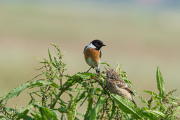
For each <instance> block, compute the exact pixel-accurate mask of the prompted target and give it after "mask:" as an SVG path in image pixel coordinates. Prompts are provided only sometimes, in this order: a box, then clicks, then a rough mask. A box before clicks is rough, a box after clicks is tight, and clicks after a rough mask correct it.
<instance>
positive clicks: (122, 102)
mask: <svg viewBox="0 0 180 120" xmlns="http://www.w3.org/2000/svg"><path fill="white" fill-rule="evenodd" d="M110 96H111V98H112V100H113V101H114V102H115V103H116V104H117V105H118V107H119V108H120V109H121V110H122V111H123V112H125V113H127V114H132V115H133V116H134V117H135V118H136V119H143V111H142V110H141V109H140V108H139V107H137V106H136V105H135V104H134V103H133V102H131V101H130V100H128V99H126V98H123V97H121V96H119V95H116V94H111V95H110Z"/></svg>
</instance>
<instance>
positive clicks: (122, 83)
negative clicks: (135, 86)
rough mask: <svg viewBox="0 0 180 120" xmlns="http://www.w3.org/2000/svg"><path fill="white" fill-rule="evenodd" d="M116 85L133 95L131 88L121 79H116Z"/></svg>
mask: <svg viewBox="0 0 180 120" xmlns="http://www.w3.org/2000/svg"><path fill="white" fill-rule="evenodd" d="M115 81H116V85H117V86H118V87H119V88H122V89H125V90H127V91H128V92H129V93H131V94H132V95H134V93H133V91H132V90H131V88H130V87H129V86H128V85H127V84H126V83H125V82H124V81H123V80H121V79H116V80H115Z"/></svg>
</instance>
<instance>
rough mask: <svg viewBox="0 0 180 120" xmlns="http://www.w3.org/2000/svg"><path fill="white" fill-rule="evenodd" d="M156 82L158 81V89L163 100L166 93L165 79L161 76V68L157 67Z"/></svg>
mask: <svg viewBox="0 0 180 120" xmlns="http://www.w3.org/2000/svg"><path fill="white" fill-rule="evenodd" d="M156 80H157V88H158V90H159V96H160V97H161V98H162V99H163V97H164V93H165V89H164V80H163V77H162V75H161V72H160V69H159V66H158V67H157V71H156ZM162 99H161V100H162Z"/></svg>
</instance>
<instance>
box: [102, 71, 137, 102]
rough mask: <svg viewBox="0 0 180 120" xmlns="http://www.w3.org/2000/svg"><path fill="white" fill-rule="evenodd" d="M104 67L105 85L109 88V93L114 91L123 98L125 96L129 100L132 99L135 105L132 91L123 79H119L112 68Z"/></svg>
mask: <svg viewBox="0 0 180 120" xmlns="http://www.w3.org/2000/svg"><path fill="white" fill-rule="evenodd" d="M105 69H106V86H107V88H108V89H109V91H110V93H114V94H117V95H120V96H122V97H124V98H127V99H129V100H130V101H132V102H133V103H134V104H135V105H137V104H136V102H135V101H134V98H133V96H134V93H133V91H132V90H131V88H130V87H129V86H128V85H127V84H126V83H125V82H124V81H123V80H121V79H120V77H119V74H118V73H117V71H116V70H114V69H112V68H106V67H105Z"/></svg>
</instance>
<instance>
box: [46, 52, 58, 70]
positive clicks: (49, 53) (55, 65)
mask: <svg viewBox="0 0 180 120" xmlns="http://www.w3.org/2000/svg"><path fill="white" fill-rule="evenodd" d="M48 54H49V59H50V63H51V64H52V65H53V66H54V67H55V68H56V65H55V64H54V62H53V61H52V57H51V53H50V50H49V49H48Z"/></svg>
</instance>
